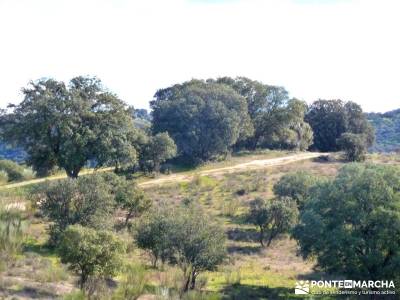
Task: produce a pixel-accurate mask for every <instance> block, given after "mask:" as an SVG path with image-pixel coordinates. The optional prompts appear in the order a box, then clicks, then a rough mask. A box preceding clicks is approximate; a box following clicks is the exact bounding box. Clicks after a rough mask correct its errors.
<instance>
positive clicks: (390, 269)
mask: <svg viewBox="0 0 400 300" xmlns="http://www.w3.org/2000/svg"><path fill="white" fill-rule="evenodd" d="M294 236H295V238H296V239H297V240H298V241H299V243H300V247H301V253H302V255H303V256H304V257H310V256H313V257H316V258H317V262H318V265H319V266H320V267H322V268H323V269H325V270H326V271H328V272H333V273H339V274H343V275H345V276H348V277H349V278H353V279H365V280H381V279H382V278H390V279H393V280H396V279H397V280H398V279H399V273H398V270H399V268H400V265H399V262H400V240H399V238H398V237H399V236H400V169H399V168H398V167H391V166H384V165H363V164H350V165H347V166H345V167H343V168H342V169H341V170H340V172H339V173H338V175H337V176H336V178H335V179H334V180H332V181H329V182H325V183H321V184H319V185H318V186H317V188H316V189H314V190H313V193H312V194H311V195H310V199H309V201H308V202H307V204H306V207H305V209H304V210H303V211H302V212H301V216H300V223H299V225H298V226H297V227H296V229H295V234H294Z"/></svg>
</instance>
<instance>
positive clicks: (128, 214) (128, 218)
mask: <svg viewBox="0 0 400 300" xmlns="http://www.w3.org/2000/svg"><path fill="white" fill-rule="evenodd" d="M131 218H132V211H128V213H127V214H126V217H125V223H124V227H126V226H128V222H129V220H130V219H131Z"/></svg>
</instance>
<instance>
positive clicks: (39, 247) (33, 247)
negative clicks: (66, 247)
mask: <svg viewBox="0 0 400 300" xmlns="http://www.w3.org/2000/svg"><path fill="white" fill-rule="evenodd" d="M23 251H24V253H28V252H31V253H36V254H39V255H41V256H44V257H48V256H55V255H56V249H55V248H53V247H50V246H48V245H47V244H38V243H36V242H35V241H30V240H28V241H27V242H26V243H25V244H24V247H23Z"/></svg>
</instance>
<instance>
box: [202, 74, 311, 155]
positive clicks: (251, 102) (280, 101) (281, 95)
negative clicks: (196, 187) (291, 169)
mask: <svg viewBox="0 0 400 300" xmlns="http://www.w3.org/2000/svg"><path fill="white" fill-rule="evenodd" d="M209 81H212V82H214V81H215V82H217V83H220V84H225V85H228V86H230V87H232V88H233V89H234V90H235V91H236V92H237V93H239V94H240V95H242V96H243V97H244V98H245V99H246V102H247V106H248V111H249V115H250V118H251V121H252V123H253V127H254V134H253V135H252V136H251V137H249V138H248V139H247V140H246V142H245V143H242V145H243V144H244V145H245V147H247V148H251V149H254V148H256V147H263V148H283V149H297V150H306V149H307V148H308V146H309V145H310V144H311V143H312V130H311V128H310V126H309V125H308V124H307V123H306V122H304V115H305V113H306V111H307V105H306V104H305V102H302V101H299V100H297V99H289V95H288V92H287V91H286V90H285V88H283V87H280V86H272V85H267V84H263V83H261V82H259V81H255V80H251V79H249V78H246V77H237V78H235V79H233V78H230V77H222V78H218V79H217V80H209Z"/></svg>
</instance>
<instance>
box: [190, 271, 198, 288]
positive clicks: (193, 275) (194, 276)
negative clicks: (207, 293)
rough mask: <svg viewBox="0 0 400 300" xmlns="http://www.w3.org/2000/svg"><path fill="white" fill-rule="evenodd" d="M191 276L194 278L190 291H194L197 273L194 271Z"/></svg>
mask: <svg viewBox="0 0 400 300" xmlns="http://www.w3.org/2000/svg"><path fill="white" fill-rule="evenodd" d="M191 276H192V278H191V281H190V289H191V290H194V289H195V287H196V277H197V274H196V271H193V272H192V275H191Z"/></svg>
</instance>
